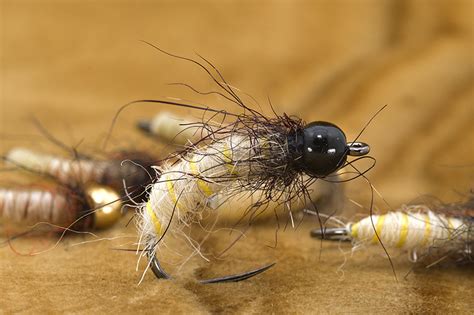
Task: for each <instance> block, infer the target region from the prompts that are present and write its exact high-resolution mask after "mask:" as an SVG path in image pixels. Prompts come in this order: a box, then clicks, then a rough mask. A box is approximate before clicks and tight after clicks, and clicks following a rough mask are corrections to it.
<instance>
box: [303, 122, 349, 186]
mask: <svg viewBox="0 0 474 315" xmlns="http://www.w3.org/2000/svg"><path fill="white" fill-rule="evenodd" d="M303 144H304V149H303V167H304V171H305V172H306V173H307V174H308V175H310V176H314V177H324V176H327V175H329V174H331V173H333V172H335V171H336V170H337V169H338V168H340V167H341V166H342V165H343V164H344V163H345V161H346V158H347V144H346V136H345V134H344V132H342V130H341V129H340V128H339V127H337V126H336V125H333V124H331V123H328V122H324V121H315V122H312V123H310V124H308V125H306V126H305V127H304V130H303Z"/></svg>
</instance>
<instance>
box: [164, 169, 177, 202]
mask: <svg viewBox="0 0 474 315" xmlns="http://www.w3.org/2000/svg"><path fill="white" fill-rule="evenodd" d="M163 177H164V180H165V181H166V187H167V188H168V193H169V195H170V198H171V201H172V202H173V203H174V204H175V206H176V210H179V208H180V207H179V202H178V197H177V196H176V192H175V190H174V179H170V178H169V177H168V176H167V175H163Z"/></svg>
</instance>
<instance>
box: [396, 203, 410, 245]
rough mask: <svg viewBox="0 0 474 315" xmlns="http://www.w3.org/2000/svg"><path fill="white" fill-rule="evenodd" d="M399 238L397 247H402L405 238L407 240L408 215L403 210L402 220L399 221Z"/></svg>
mask: <svg viewBox="0 0 474 315" xmlns="http://www.w3.org/2000/svg"><path fill="white" fill-rule="evenodd" d="M400 224H401V226H400V238H399V239H398V243H397V247H402V246H403V245H404V244H405V242H406V240H407V235H408V215H407V214H406V213H405V212H403V213H402V222H401V223H400Z"/></svg>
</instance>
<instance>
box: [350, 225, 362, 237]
mask: <svg viewBox="0 0 474 315" xmlns="http://www.w3.org/2000/svg"><path fill="white" fill-rule="evenodd" d="M359 226H360V224H359V223H354V224H352V225H351V236H352V238H353V239H357V236H359Z"/></svg>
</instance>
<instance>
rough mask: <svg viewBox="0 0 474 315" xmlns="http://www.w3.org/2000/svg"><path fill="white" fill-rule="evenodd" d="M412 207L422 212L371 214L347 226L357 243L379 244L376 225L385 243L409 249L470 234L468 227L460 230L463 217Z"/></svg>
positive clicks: (389, 245) (426, 246) (459, 238)
mask: <svg viewBox="0 0 474 315" xmlns="http://www.w3.org/2000/svg"><path fill="white" fill-rule="evenodd" d="M415 210H423V211H414V210H412V211H407V212H404V211H396V212H390V213H388V214H385V215H373V216H372V220H371V217H367V218H364V219H362V220H360V221H359V222H357V223H354V224H349V225H348V227H347V229H348V231H349V233H350V235H351V237H352V240H353V241H354V242H355V243H356V244H361V243H366V242H372V243H378V242H379V240H378V238H377V236H376V235H375V231H374V226H375V230H376V231H377V234H378V236H379V237H380V240H381V241H382V243H383V244H384V245H386V246H388V247H398V248H403V249H409V250H411V249H417V248H428V247H432V246H436V245H442V244H443V243H445V242H446V241H450V240H467V238H468V237H469V236H468V231H467V229H463V227H465V223H464V222H463V221H462V220H460V219H457V218H453V217H447V216H444V215H442V214H436V213H434V212H432V211H430V210H428V209H427V208H425V207H415ZM372 222H373V224H372ZM471 237H472V236H471Z"/></svg>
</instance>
